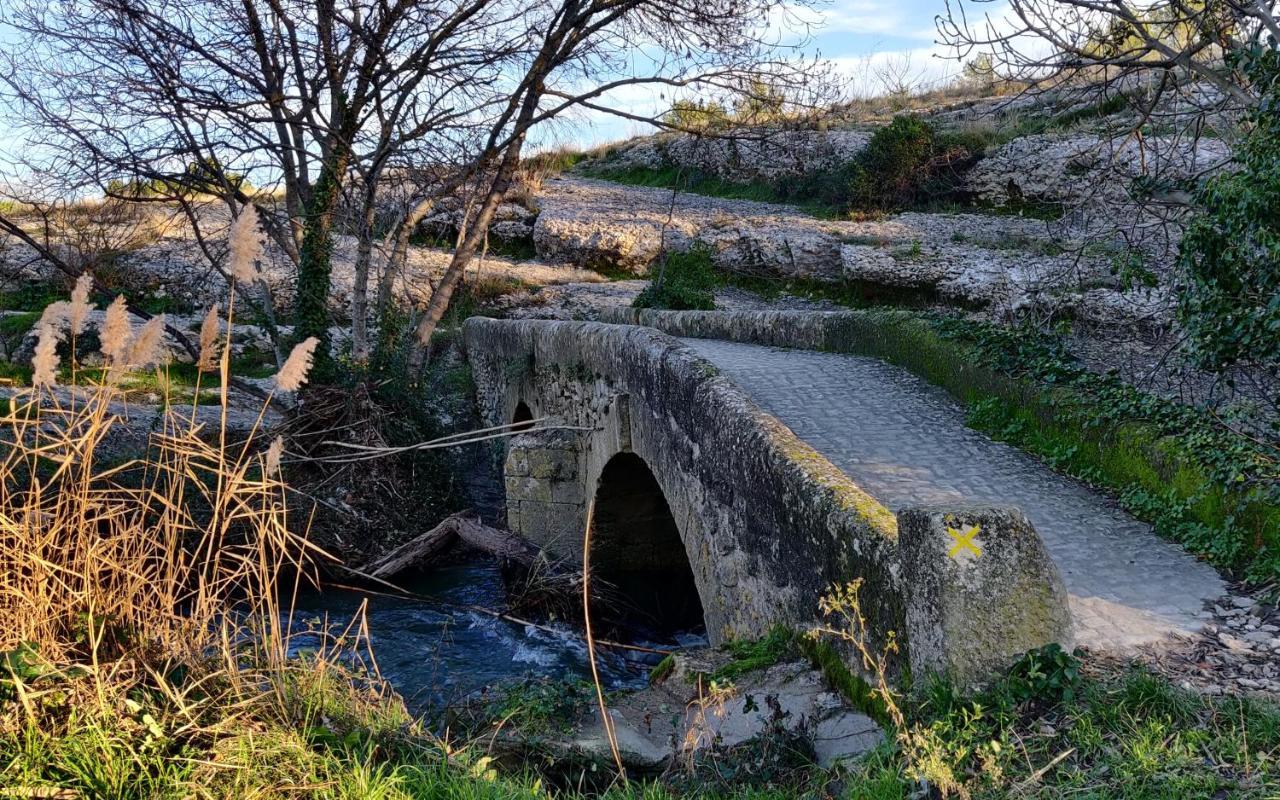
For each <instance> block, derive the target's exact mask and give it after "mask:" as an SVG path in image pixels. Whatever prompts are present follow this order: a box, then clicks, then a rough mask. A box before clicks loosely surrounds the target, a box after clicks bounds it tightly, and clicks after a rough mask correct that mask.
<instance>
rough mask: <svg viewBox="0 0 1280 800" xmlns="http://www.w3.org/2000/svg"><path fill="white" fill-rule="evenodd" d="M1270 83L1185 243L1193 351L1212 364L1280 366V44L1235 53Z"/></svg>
mask: <svg viewBox="0 0 1280 800" xmlns="http://www.w3.org/2000/svg"><path fill="white" fill-rule="evenodd" d="M1234 60H1235V62H1236V65H1237V66H1239V67H1240V68H1241V69H1242V70H1243V71H1244V72H1245V73H1246V74H1248V75H1249V77H1250V78H1251V79H1252V80H1253V81H1254V83H1255V85H1257V86H1259V87H1267V90H1266V91H1264V92H1263V94H1262V97H1261V102H1260V105H1259V106H1258V109H1257V110H1256V112H1255V113H1254V114H1253V116H1252V118H1251V123H1252V130H1251V131H1250V133H1249V135H1248V137H1247V138H1246V139H1245V141H1244V143H1243V144H1242V145H1241V146H1240V147H1239V148H1238V149H1237V151H1236V161H1237V162H1238V164H1239V165H1240V169H1239V170H1237V171H1233V172H1227V173H1223V174H1220V175H1218V176H1216V177H1214V178H1212V179H1211V180H1209V181H1208V182H1206V183H1205V185H1204V186H1203V187H1202V188H1201V189H1200V191H1199V192H1198V194H1197V196H1196V201H1197V205H1198V207H1199V209H1200V213H1199V215H1198V216H1197V217H1196V218H1195V219H1194V220H1193V221H1192V223H1191V225H1190V227H1189V228H1188V230H1187V233H1186V236H1185V237H1184V238H1183V240H1182V245H1181V259H1180V260H1181V264H1182V267H1183V269H1184V270H1185V271H1186V277H1187V280H1186V289H1185V290H1184V291H1183V293H1182V295H1181V297H1180V298H1179V300H1180V311H1181V317H1182V322H1183V324H1184V325H1185V326H1186V329H1187V333H1188V334H1189V335H1190V340H1191V343H1192V348H1191V349H1192V353H1193V354H1194V355H1195V356H1196V357H1197V358H1198V360H1199V361H1200V363H1201V364H1202V365H1204V366H1207V367H1210V368H1215V369H1219V368H1224V367H1230V366H1232V365H1235V364H1252V365H1260V366H1262V367H1264V368H1267V369H1269V370H1270V371H1272V373H1273V374H1275V373H1280V214H1278V213H1277V209H1278V208H1280V50H1277V49H1276V48H1275V47H1265V46H1262V45H1257V46H1255V47H1254V48H1253V49H1251V50H1246V51H1243V52H1240V53H1237V54H1235V55H1234Z"/></svg>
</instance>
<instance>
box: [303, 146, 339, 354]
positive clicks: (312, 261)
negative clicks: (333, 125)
mask: <svg viewBox="0 0 1280 800" xmlns="http://www.w3.org/2000/svg"><path fill="white" fill-rule="evenodd" d="M350 158H351V148H350V146H349V145H348V144H347V142H346V141H345V140H343V139H341V138H339V140H338V141H337V142H335V144H334V147H333V151H332V154H331V156H330V158H328V159H326V160H325V162H324V164H323V165H322V166H321V168H320V176H319V178H318V179H317V180H316V185H315V188H314V190H313V191H312V193H311V201H310V202H309V203H308V204H307V211H306V219H305V220H304V221H303V234H302V250H301V252H300V253H299V263H298V296H297V300H296V303H295V309H294V318H295V320H296V327H295V329H294V330H295V333H296V334H297V338H298V339H299V340H302V339H306V338H307V337H309V336H314V337H316V339H318V340H319V341H320V344H319V346H317V347H316V354H315V363H316V368H317V369H318V370H320V371H322V372H323V371H324V370H325V369H327V367H328V365H329V358H330V353H329V288H330V275H331V273H332V271H333V264H332V260H333V218H334V214H335V212H336V211H337V208H338V199H339V197H340V196H341V190H342V180H343V178H344V177H345V175H346V172H347V164H348V162H349V161H350Z"/></svg>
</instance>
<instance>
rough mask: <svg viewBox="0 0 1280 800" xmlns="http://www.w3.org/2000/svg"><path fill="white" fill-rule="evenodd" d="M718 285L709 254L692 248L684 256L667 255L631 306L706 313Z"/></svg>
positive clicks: (714, 301)
mask: <svg viewBox="0 0 1280 800" xmlns="http://www.w3.org/2000/svg"><path fill="white" fill-rule="evenodd" d="M718 283H719V278H718V277H717V276H716V269H715V265H714V264H712V263H711V251H710V250H708V249H707V248H706V247H703V246H695V247H694V248H693V249H691V250H689V251H688V252H685V253H668V254H667V258H666V261H665V262H664V263H663V264H662V265H661V266H659V267H658V268H657V274H656V275H654V277H653V279H652V280H650V281H649V285H648V286H646V287H645V288H644V291H642V292H640V294H639V295H637V296H636V299H635V300H634V301H633V302H632V303H631V305H632V306H634V307H635V308H666V309H672V310H676V311H709V310H711V309H713V308H715V307H716V298H715V288H716V285H717V284H718Z"/></svg>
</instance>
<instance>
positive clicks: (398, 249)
mask: <svg viewBox="0 0 1280 800" xmlns="http://www.w3.org/2000/svg"><path fill="white" fill-rule="evenodd" d="M436 199H437V198H435V197H428V198H427V199H425V200H423V201H422V202H420V203H418V204H417V205H416V206H414V207H413V209H412V210H410V211H409V213H408V214H407V215H406V216H405V218H404V220H402V221H401V223H400V226H399V227H398V228H397V229H396V240H395V244H394V245H393V246H392V248H391V253H390V254H389V255H388V256H387V260H386V263H385V264H383V265H382V275H381V276H380V277H379V279H378V301H377V302H378V306H377V312H378V318H379V319H382V317H383V316H385V315H386V313H387V311H388V310H390V308H391V293H392V292H393V291H394V289H395V280H396V275H398V274H400V273H401V272H403V271H404V266H405V262H406V261H407V260H408V257H409V239H410V238H412V237H413V229H414V228H416V227H418V223H419V222H421V221H422V219H423V218H424V217H426V216H427V215H428V214H430V213H431V210H432V209H433V208H435V207H436Z"/></svg>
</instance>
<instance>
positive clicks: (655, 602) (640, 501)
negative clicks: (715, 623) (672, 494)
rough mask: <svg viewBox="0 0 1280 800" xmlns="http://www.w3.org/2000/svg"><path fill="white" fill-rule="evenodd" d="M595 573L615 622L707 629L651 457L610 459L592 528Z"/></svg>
mask: <svg viewBox="0 0 1280 800" xmlns="http://www.w3.org/2000/svg"><path fill="white" fill-rule="evenodd" d="M591 571H592V575H593V576H595V577H596V578H597V579H599V580H600V581H601V582H603V583H605V584H607V586H608V590H607V594H608V595H609V601H608V602H607V603H605V604H604V605H606V606H607V607H608V608H607V609H606V610H605V613H603V614H598V615H593V616H600V617H602V618H603V619H602V621H603V622H604V623H605V624H606V625H608V626H610V627H617V628H623V629H629V630H632V631H637V632H640V633H649V634H654V635H658V636H670V635H671V634H673V633H679V632H697V633H701V632H703V631H705V630H706V623H705V622H704V619H703V613H702V600H701V598H700V597H699V596H698V587H697V584H696V583H695V581H694V578H693V570H692V568H690V566H689V555H688V553H686V552H685V548H684V542H683V541H681V539H680V531H679V528H677V527H676V521H675V517H673V516H672V514H671V508H670V506H668V505H667V498H666V496H665V495H663V493H662V488H661V487H660V486H658V481H657V479H655V478H654V476H653V472H652V471H651V470H650V469H649V465H648V464H646V463H645V461H644V459H642V458H640V457H639V456H637V455H635V454H634V453H619V454H617V455H615V456H614V457H613V458H611V459H610V460H609V462H608V463H607V464H605V467H604V470H603V471H602V472H601V473H600V481H599V483H598V484H597V488H596V496H595V516H594V522H593V524H592V529H591Z"/></svg>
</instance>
